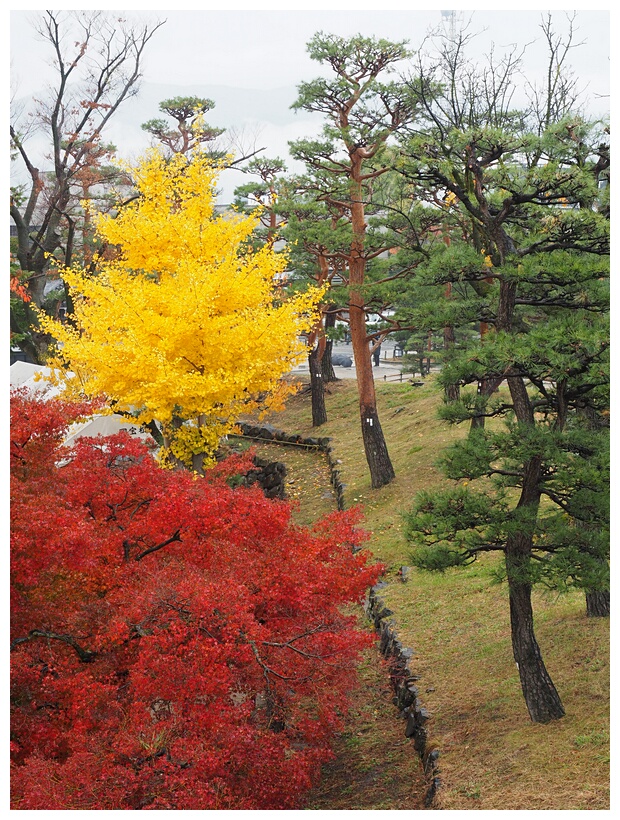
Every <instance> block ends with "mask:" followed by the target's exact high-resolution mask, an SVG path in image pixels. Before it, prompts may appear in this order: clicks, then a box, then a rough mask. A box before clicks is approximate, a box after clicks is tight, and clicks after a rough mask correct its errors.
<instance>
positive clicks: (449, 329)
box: [443, 237, 461, 401]
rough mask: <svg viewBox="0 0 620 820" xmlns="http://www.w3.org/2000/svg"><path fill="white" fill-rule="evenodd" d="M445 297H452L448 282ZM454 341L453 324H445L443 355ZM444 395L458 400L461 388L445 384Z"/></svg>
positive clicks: (447, 242) (450, 285) (447, 398)
mask: <svg viewBox="0 0 620 820" xmlns="http://www.w3.org/2000/svg"><path fill="white" fill-rule="evenodd" d="M446 240H447V241H446V245H449V244H450V241H449V237H446ZM445 297H446V299H451V298H452V284H451V283H450V282H448V284H447V285H446V292H445ZM455 343H456V336H455V333H454V326H453V325H446V326H445V327H444V329H443V350H444V356H446V355H447V354H448V355H449V353H450V351H451V350H453V349H454V345H455ZM444 395H445V397H446V401H458V400H459V398H460V397H461V389H460V387H459V385H458V384H447V385H446V386H445V387H444Z"/></svg>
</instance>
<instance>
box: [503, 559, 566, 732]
mask: <svg viewBox="0 0 620 820" xmlns="http://www.w3.org/2000/svg"><path fill="white" fill-rule="evenodd" d="M506 564H507V566H510V568H509V569H508V584H509V593H510V630H511V636H512V651H513V655H514V659H515V661H516V664H517V668H518V670H519V678H520V679H521V690H522V691H523V697H524V698H525V703H526V706H527V710H528V712H529V713H530V717H531V719H532V720H533V721H534V722H535V723H549V721H551V720H558V719H559V718H561V717H563V716H564V714H565V712H564V707H563V706H562V702H561V700H560V696H559V695H558V693H557V690H556V688H555V686H554V685H553V681H552V680H551V678H550V677H549V673H548V672H547V669H546V667H545V664H544V662H543V659H542V655H541V653H540V648H539V646H538V642H537V641H536V637H535V635H534V616H533V612H532V594H531V593H532V590H531V586H530V584H528V583H526V582H523V581H522V580H521V579H520V578H519V576H520V575H521V573H522V572H523V571H524V570H525V569H526V563H525V562H524V561H520V560H517V561H514V557H513V556H509V555H508V553H507V554H506ZM515 576H516V577H515Z"/></svg>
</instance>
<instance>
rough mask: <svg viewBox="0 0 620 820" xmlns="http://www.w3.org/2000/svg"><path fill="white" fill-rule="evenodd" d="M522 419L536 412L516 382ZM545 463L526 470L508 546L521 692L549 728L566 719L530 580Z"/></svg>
mask: <svg viewBox="0 0 620 820" xmlns="http://www.w3.org/2000/svg"><path fill="white" fill-rule="evenodd" d="M510 389H511V395H512V398H513V403H514V407H515V412H516V414H517V418H519V419H520V420H521V422H522V423H523V421H524V420H525V419H527V418H531V420H532V422H533V413H532V409H531V405H530V403H529V398H528V395H527V390H526V387H525V384H524V383H523V379H511V380H510ZM541 466H542V461H541V458H540V457H539V456H533V457H532V458H531V459H530V460H529V461H527V462H525V464H524V465H523V484H522V487H521V496H520V498H519V502H518V504H517V509H518V510H520V521H521V525H520V527H519V529H518V530H517V531H515V532H513V533H512V534H511V535H509V536H508V540H507V542H506V549H505V554H506V574H507V577H508V591H509V597H510V632H511V637H512V651H513V655H514V659H515V661H516V664H517V668H518V669H519V678H520V679H521V690H522V691H523V697H524V698H525V703H526V705H527V709H528V712H529V713H530V717H531V718H532V720H533V721H534V722H535V723H548V722H549V721H550V720H558V719H559V718H561V717H563V715H564V714H565V713H564V707H563V706H562V702H561V700H560V696H559V695H558V692H557V690H556V688H555V686H554V684H553V681H552V680H551V678H550V676H549V673H548V672H547V669H546V667H545V664H544V662H543V659H542V655H541V653H540V648H539V646H538V642H537V641H536V636H535V635H534V614H533V612H532V586H531V582H530V578H529V569H530V562H531V560H532V558H531V556H532V543H533V540H532V539H533V532H534V528H535V524H536V519H537V516H538V507H539V504H540V475H541Z"/></svg>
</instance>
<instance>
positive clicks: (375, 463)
mask: <svg viewBox="0 0 620 820" xmlns="http://www.w3.org/2000/svg"><path fill="white" fill-rule="evenodd" d="M351 160H352V164H351V228H352V229H353V241H352V243H351V253H350V256H349V328H350V330H351V343H352V345H353V358H354V359H355V373H356V378H357V392H358V395H359V406H360V421H361V424H362V439H363V441H364V450H365V452H366V461H367V463H368V468H369V470H370V479H371V485H372V487H373V488H374V489H378V488H379V487H383V486H384V485H385V484H389V483H390V482H391V481H393V480H394V478H395V473H394V467H393V466H392V462H391V461H390V456H389V454H388V449H387V444H386V442H385V437H384V435H383V430H382V429H381V424H380V423H379V414H378V412H377V397H376V393H375V381H374V376H373V372H372V360H371V358H370V351H369V349H368V334H367V332H366V314H365V311H364V298H363V295H362V287H363V285H364V275H365V272H366V259H365V257H364V233H365V231H366V222H365V218H364V197H363V191H362V185H361V182H360V179H361V173H362V172H361V167H362V158H361V155H360V154H359V151H357V152H355V154H353V156H352V157H351Z"/></svg>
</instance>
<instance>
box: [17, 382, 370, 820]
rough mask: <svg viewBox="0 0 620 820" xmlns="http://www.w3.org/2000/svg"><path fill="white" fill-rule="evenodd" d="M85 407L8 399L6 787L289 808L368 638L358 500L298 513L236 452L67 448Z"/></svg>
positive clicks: (85, 804)
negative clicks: (211, 464)
mask: <svg viewBox="0 0 620 820" xmlns="http://www.w3.org/2000/svg"><path fill="white" fill-rule="evenodd" d="M84 409H85V408H80V407H77V408H75V407H71V406H70V405H67V404H66V403H64V402H60V401H58V400H51V401H48V402H44V401H32V400H30V399H28V398H27V397H24V396H20V395H19V394H18V395H15V396H14V397H13V398H12V402H11V493H12V495H11V528H12V529H11V537H12V550H11V604H12V606H11V653H12V654H11V661H12V662H11V807H12V808H13V809H19V810H43V811H53V810H57V811H58V810H60V811H71V810H116V811H118V810H144V809H150V810H164V809H165V810H208V809H217V810H237V811H239V810H255V809H262V810H277V809H280V810H281V809H299V808H300V806H301V803H302V800H303V797H304V795H305V794H306V792H307V791H308V789H309V788H310V787H311V786H312V785H313V784H315V783H316V781H317V779H318V776H319V774H320V768H321V764H322V763H324V762H326V761H328V760H329V759H330V758H331V757H332V756H333V753H332V752H331V749H330V744H331V741H332V739H333V737H334V733H335V732H336V731H338V730H339V729H340V727H341V726H342V725H343V715H344V714H346V708H347V693H348V692H350V691H351V689H352V688H353V687H354V686H355V682H356V665H357V664H358V663H359V657H360V652H361V650H362V649H363V648H364V647H368V646H370V645H371V644H372V642H373V641H374V638H373V636H372V634H371V633H370V632H366V631H363V630H361V629H360V628H359V627H358V626H357V622H356V616H355V614H352V613H349V614H344V612H345V609H344V608H345V607H347V606H351V605H352V604H356V603H357V602H359V601H360V599H361V598H362V597H363V595H364V592H365V589H366V588H367V587H368V586H369V585H372V584H373V583H375V582H376V579H377V576H378V572H379V569H380V568H379V567H378V566H371V565H369V563H368V561H369V555H368V553H367V552H366V551H364V550H362V551H356V553H355V554H352V551H351V549H352V547H353V546H359V545H360V544H361V541H362V539H363V533H362V532H361V531H360V530H359V529H358V527H357V526H355V523H356V522H355V518H354V516H352V515H351V514H342V513H335V514H333V515H331V516H329V517H327V518H326V519H324V520H322V521H320V522H317V524H316V525H314V526H313V527H312V528H304V527H300V526H298V525H296V524H294V522H293V521H292V519H291V510H290V507H289V505H288V504H286V503H285V502H281V501H273V500H271V501H270V500H267V499H266V498H265V497H264V495H263V494H262V492H261V491H260V490H259V489H258V488H248V489H246V488H239V489H234V490H233V489H231V487H230V486H229V484H228V483H227V477H228V479H232V478H233V476H234V474H236V472H237V471H238V470H239V469H243V466H244V465H243V463H241V462H240V461H239V460H238V459H237V460H236V461H232V463H231V462H228V461H227V462H222V463H221V464H220V465H219V467H218V468H217V469H215V470H213V471H211V472H210V473H209V478H208V479H206V478H197V477H196V476H192V475H191V474H190V473H189V472H187V471H184V470H181V471H175V472H172V471H168V470H162V469H161V468H159V467H158V466H157V464H156V462H155V460H154V459H153V457H152V455H151V453H150V452H149V450H148V449H147V448H146V447H145V446H144V445H143V444H142V443H141V442H140V441H138V440H136V439H135V438H134V439H132V438H131V437H129V436H128V435H126V434H121V435H118V436H114V437H110V438H104V439H102V438H97V439H81V440H80V441H79V443H78V445H77V446H76V447H74V448H73V449H72V450H68V449H67V448H65V447H63V446H62V440H63V437H64V436H65V435H66V429H67V426H68V424H70V423H71V421H72V420H73V419H74V418H75V417H76V413H80V412H83V411H84ZM246 466H247V464H246Z"/></svg>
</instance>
